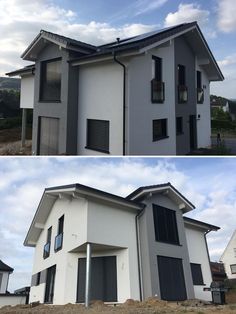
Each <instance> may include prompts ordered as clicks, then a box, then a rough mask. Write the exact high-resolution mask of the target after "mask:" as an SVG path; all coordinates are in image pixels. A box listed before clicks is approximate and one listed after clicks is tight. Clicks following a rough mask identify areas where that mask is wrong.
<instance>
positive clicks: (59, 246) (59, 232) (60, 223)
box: [54, 215, 64, 252]
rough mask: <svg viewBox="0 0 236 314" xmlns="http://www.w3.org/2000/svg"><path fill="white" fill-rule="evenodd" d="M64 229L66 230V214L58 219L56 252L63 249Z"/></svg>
mask: <svg viewBox="0 0 236 314" xmlns="http://www.w3.org/2000/svg"><path fill="white" fill-rule="evenodd" d="M63 231H64V215H63V216H61V217H60V218H59V219H58V230H57V235H56V237H55V248H54V249H55V252H57V251H59V250H61V249H62V244H63Z"/></svg>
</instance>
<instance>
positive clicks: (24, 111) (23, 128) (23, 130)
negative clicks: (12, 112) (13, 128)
mask: <svg viewBox="0 0 236 314" xmlns="http://www.w3.org/2000/svg"><path fill="white" fill-rule="evenodd" d="M26 124H27V109H26V108H23V109H22V126H21V147H24V146H25V137H26Z"/></svg>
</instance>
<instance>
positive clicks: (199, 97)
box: [197, 88, 204, 104]
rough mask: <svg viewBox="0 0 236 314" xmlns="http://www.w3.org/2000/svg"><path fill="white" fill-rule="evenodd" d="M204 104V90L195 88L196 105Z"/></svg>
mask: <svg viewBox="0 0 236 314" xmlns="http://www.w3.org/2000/svg"><path fill="white" fill-rule="evenodd" d="M203 102H204V90H203V89H202V88H197V103H198V104H203Z"/></svg>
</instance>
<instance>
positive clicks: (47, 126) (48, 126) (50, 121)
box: [38, 117, 59, 155]
mask: <svg viewBox="0 0 236 314" xmlns="http://www.w3.org/2000/svg"><path fill="white" fill-rule="evenodd" d="M38 136H39V139H38V143H39V147H38V153H39V155H58V145H59V119H57V118H48V117H40V118H39V135H38Z"/></svg>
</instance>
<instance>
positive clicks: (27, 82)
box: [20, 74, 34, 109]
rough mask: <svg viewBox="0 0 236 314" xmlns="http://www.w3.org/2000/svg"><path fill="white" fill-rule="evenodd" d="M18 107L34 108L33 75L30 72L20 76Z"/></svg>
mask: <svg viewBox="0 0 236 314" xmlns="http://www.w3.org/2000/svg"><path fill="white" fill-rule="evenodd" d="M20 108H23V109H33V108H34V75H32V74H27V75H22V76H21V96H20Z"/></svg>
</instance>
